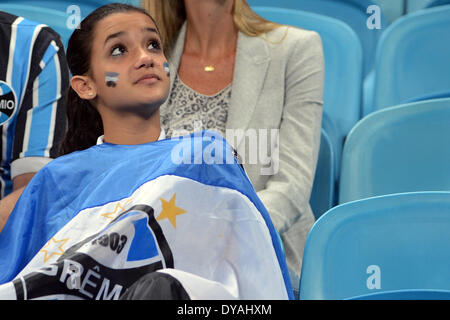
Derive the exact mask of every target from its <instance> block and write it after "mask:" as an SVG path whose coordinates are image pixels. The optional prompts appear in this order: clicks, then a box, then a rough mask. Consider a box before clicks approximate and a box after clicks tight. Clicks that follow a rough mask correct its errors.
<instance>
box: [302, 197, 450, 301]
mask: <svg viewBox="0 0 450 320" xmlns="http://www.w3.org/2000/svg"><path fill="white" fill-rule="evenodd" d="M449 230H450V192H422V193H421V192H417V193H402V194H391V195H386V196H380V197H373V198H368V199H363V200H358V201H353V202H349V203H345V204H342V205H339V206H336V207H334V208H332V209H330V210H329V211H327V212H326V213H325V214H324V215H322V217H321V218H320V219H319V220H318V221H317V222H316V223H315V224H314V225H313V227H312V228H311V231H310V233H309V235H308V238H307V240H306V244H305V251H304V255H303V263H302V273H301V280H300V299H301V300H302V299H303V300H309V299H319V300H320V299H348V298H352V297H357V296H362V295H367V294H374V293H380V292H385V291H393V290H409V289H417V290H450V272H449V270H450V232H449Z"/></svg>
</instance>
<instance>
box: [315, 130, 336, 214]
mask: <svg viewBox="0 0 450 320" xmlns="http://www.w3.org/2000/svg"><path fill="white" fill-rule="evenodd" d="M334 181H335V180H334V152H333V146H332V144H331V141H330V138H329V137H328V134H327V133H326V132H325V130H324V129H322V135H321V138H320V150H319V157H318V160H317V167H316V173H315V176H314V184H313V187H312V190H311V198H310V200H309V203H310V204H311V209H312V211H313V213H314V216H315V218H316V220H317V219H319V218H320V216H321V215H322V214H324V213H325V212H326V211H328V210H329V209H331V207H332V206H333V205H334Z"/></svg>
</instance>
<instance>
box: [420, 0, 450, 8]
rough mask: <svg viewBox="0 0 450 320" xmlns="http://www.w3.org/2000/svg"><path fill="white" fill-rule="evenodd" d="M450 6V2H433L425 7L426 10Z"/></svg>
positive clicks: (449, 0)
mask: <svg viewBox="0 0 450 320" xmlns="http://www.w3.org/2000/svg"><path fill="white" fill-rule="evenodd" d="M448 4H450V0H431V1H430V2H428V3H427V4H426V5H425V8H433V7H437V6H444V5H448Z"/></svg>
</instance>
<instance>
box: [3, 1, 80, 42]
mask: <svg viewBox="0 0 450 320" xmlns="http://www.w3.org/2000/svg"><path fill="white" fill-rule="evenodd" d="M15 2H17V1H15ZM34 4H36V1H34ZM0 10H1V11H4V12H7V13H10V14H14V15H16V16H21V17H24V18H26V19H28V20H32V21H34V22H38V23H42V24H45V25H48V26H49V27H51V28H52V29H53V30H54V31H56V32H57V33H58V34H59V35H60V36H61V40H62V42H63V44H64V47H65V48H67V43H68V41H69V38H70V36H71V35H72V32H73V29H69V28H68V27H67V25H66V21H67V18H68V15H67V14H66V13H65V12H61V11H58V10H54V9H50V8H43V7H36V6H33V5H31V4H30V5H28V4H27V5H23V4H13V3H3V2H2V3H0Z"/></svg>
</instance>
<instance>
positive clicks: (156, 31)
mask: <svg viewBox="0 0 450 320" xmlns="http://www.w3.org/2000/svg"><path fill="white" fill-rule="evenodd" d="M142 32H151V33H156V34H157V35H158V36H159V32H158V30H156V29H155V28H150V27H149V28H143V29H142ZM126 33H127V32H126V31H119V32H116V33H113V34H110V35H109V36H107V37H106V39H105V42H104V44H103V46H105V45H106V43H107V42H108V41H110V40H112V39H115V38H119V37H121V36H123V35H125V34H126Z"/></svg>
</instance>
